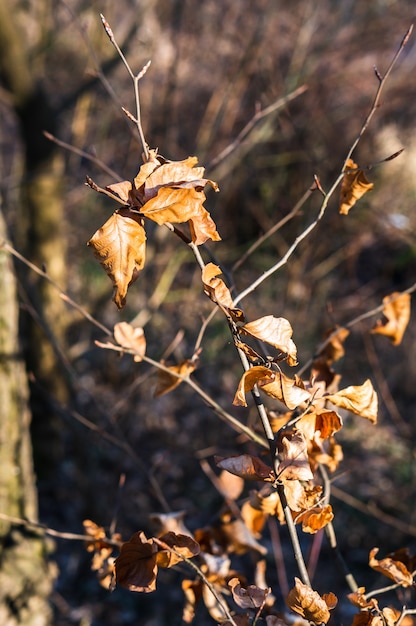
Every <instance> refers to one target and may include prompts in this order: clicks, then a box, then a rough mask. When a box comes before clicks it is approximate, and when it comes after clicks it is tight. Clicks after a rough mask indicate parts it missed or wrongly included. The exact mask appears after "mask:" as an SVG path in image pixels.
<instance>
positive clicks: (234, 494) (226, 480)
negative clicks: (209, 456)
mask: <svg viewBox="0 0 416 626" xmlns="http://www.w3.org/2000/svg"><path fill="white" fill-rule="evenodd" d="M218 488H219V490H220V492H221V493H222V495H223V496H224V497H225V498H227V499H229V500H236V499H237V498H238V497H239V496H240V495H241V492H242V491H243V489H244V479H243V478H241V477H240V476H237V475H236V474H231V473H230V472H227V470H224V471H222V472H221V474H220V475H219V476H218Z"/></svg>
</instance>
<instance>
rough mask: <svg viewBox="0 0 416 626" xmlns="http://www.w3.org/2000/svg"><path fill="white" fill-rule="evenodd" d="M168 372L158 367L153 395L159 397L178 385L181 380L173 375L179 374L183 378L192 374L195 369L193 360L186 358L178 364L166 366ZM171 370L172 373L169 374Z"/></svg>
mask: <svg viewBox="0 0 416 626" xmlns="http://www.w3.org/2000/svg"><path fill="white" fill-rule="evenodd" d="M168 370H169V372H166V371H165V370H162V369H159V370H158V372H157V385H156V389H155V392H154V394H153V395H154V397H155V398H159V397H160V396H163V395H164V394H165V393H169V391H173V389H176V387H178V386H179V385H180V384H181V382H182V380H181V379H180V378H178V377H177V376H175V374H179V376H182V377H183V378H186V377H187V376H189V374H192V372H193V371H195V362H194V361H191V360H189V359H187V360H186V361H182V363H179V364H178V365H171V366H170V367H168ZM170 372H172V374H170Z"/></svg>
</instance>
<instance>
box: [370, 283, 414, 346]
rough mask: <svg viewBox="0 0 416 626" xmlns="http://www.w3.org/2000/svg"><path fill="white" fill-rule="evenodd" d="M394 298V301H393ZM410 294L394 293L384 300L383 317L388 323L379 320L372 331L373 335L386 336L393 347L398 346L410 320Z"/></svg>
mask: <svg viewBox="0 0 416 626" xmlns="http://www.w3.org/2000/svg"><path fill="white" fill-rule="evenodd" d="M392 298H394V300H393V301H391V299H392ZM410 300H411V298H410V294H409V293H402V294H400V293H397V292H394V293H392V294H390V295H389V296H386V297H385V298H383V304H384V308H383V315H384V316H385V317H386V318H387V321H386V322H383V321H381V320H379V321H378V322H377V324H376V326H375V327H374V328H373V329H372V331H371V332H372V333H377V334H379V335H386V337H389V338H390V339H391V341H392V343H393V345H395V346H398V345H399V344H400V343H401V341H402V338H403V335H404V332H405V330H406V328H407V325H408V323H409V320H410Z"/></svg>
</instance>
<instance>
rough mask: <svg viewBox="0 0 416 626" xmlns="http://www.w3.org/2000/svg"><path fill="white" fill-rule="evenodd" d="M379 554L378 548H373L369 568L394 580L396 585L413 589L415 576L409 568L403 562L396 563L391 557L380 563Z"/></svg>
mask: <svg viewBox="0 0 416 626" xmlns="http://www.w3.org/2000/svg"><path fill="white" fill-rule="evenodd" d="M377 552H378V548H373V549H372V550H371V551H370V558H369V562H368V564H369V566H370V567H371V568H372V569H374V570H376V572H380V573H381V574H384V576H387V578H390V579H391V580H394V582H395V583H399V584H400V585H402V587H411V586H412V585H413V575H412V573H411V572H409V570H408V569H407V567H406V566H405V565H404V564H403V563H402V562H401V561H395V560H394V559H392V558H391V557H386V558H385V559H381V561H378V560H377V559H376V558H375V555H376V554H377Z"/></svg>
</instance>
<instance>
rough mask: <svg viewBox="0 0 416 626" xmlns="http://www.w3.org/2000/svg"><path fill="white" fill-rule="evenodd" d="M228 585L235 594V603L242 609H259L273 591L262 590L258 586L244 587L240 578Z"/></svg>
mask: <svg viewBox="0 0 416 626" xmlns="http://www.w3.org/2000/svg"><path fill="white" fill-rule="evenodd" d="M228 585H229V586H230V589H231V592H232V594H233V599H234V602H235V603H236V604H237V606H239V607H240V608H241V609H258V608H259V607H261V606H262V605H263V604H264V603H265V601H266V598H267V596H268V595H269V593H270V591H271V590H270V589H260V588H259V587H256V585H249V586H248V587H246V588H245V587H242V585H241V582H240V580H239V579H238V578H232V579H231V580H230V581H229V583H228Z"/></svg>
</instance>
